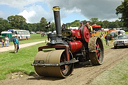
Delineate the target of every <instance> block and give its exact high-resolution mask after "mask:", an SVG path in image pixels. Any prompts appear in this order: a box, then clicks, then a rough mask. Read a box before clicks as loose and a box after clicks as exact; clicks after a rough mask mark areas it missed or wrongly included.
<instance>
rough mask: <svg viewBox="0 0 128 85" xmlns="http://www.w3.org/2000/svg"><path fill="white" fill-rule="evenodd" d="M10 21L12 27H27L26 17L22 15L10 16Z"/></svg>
mask: <svg viewBox="0 0 128 85" xmlns="http://www.w3.org/2000/svg"><path fill="white" fill-rule="evenodd" d="M8 21H9V23H10V24H11V27H12V29H25V25H26V19H25V18H24V17H23V16H21V15H15V16H9V17H8Z"/></svg>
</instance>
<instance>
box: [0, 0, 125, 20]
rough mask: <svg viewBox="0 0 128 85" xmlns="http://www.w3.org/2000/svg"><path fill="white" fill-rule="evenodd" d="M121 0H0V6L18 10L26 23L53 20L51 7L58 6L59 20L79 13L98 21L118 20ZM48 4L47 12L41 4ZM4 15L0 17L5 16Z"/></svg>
mask: <svg viewBox="0 0 128 85" xmlns="http://www.w3.org/2000/svg"><path fill="white" fill-rule="evenodd" d="M121 1H123V0H0V5H1V4H4V5H8V6H10V7H14V8H17V9H19V10H20V11H21V12H20V13H19V14H20V15H23V16H24V17H25V18H26V19H27V22H39V21H40V19H41V17H45V18H46V19H47V20H48V21H52V20H53V13H52V7H53V6H60V8H61V19H62V18H65V17H66V16H68V14H71V13H80V14H82V15H84V16H85V17H86V18H88V19H90V18H95V17H96V18H99V19H100V20H114V19H118V16H116V14H115V12H116V10H115V9H116V7H117V6H119V5H120V4H121ZM40 2H41V3H45V4H48V7H49V10H46V9H45V8H43V6H41V4H38V5H36V3H40ZM4 14H5V13H3V14H2V13H1V14H0V15H2V16H5V15H4ZM7 15H8V14H7Z"/></svg>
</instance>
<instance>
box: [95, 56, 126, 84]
mask: <svg viewBox="0 0 128 85" xmlns="http://www.w3.org/2000/svg"><path fill="white" fill-rule="evenodd" d="M92 85H128V58H126V59H125V60H122V61H121V63H120V64H118V65H116V66H115V67H113V68H112V69H110V70H108V71H105V72H104V73H102V74H101V75H100V76H98V77H97V78H96V79H95V80H94V81H93V82H92Z"/></svg>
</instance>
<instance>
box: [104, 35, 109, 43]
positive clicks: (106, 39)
mask: <svg viewBox="0 0 128 85" xmlns="http://www.w3.org/2000/svg"><path fill="white" fill-rule="evenodd" d="M105 41H106V45H108V46H109V37H108V34H107V35H106V36H105Z"/></svg>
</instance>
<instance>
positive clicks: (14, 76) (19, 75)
mask: <svg viewBox="0 0 128 85" xmlns="http://www.w3.org/2000/svg"><path fill="white" fill-rule="evenodd" d="M27 76H28V75H27V74H26V73H24V72H21V71H18V72H14V73H10V74H7V75H6V78H7V79H13V80H15V79H21V78H25V77H27Z"/></svg>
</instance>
